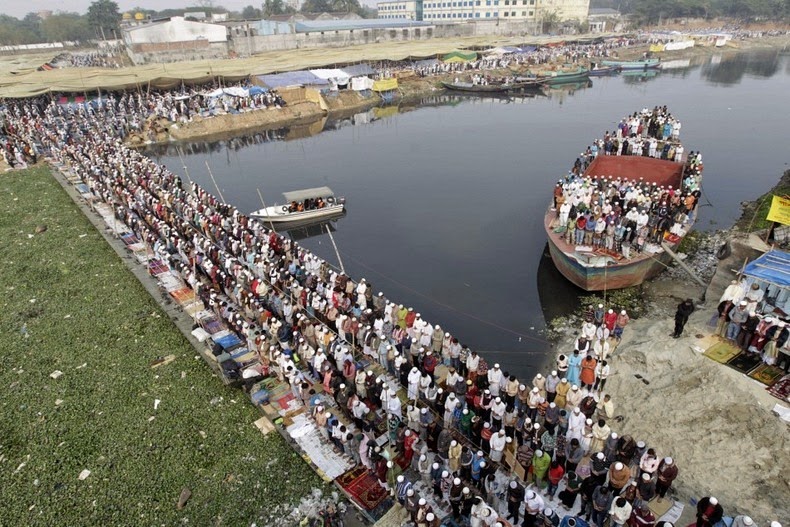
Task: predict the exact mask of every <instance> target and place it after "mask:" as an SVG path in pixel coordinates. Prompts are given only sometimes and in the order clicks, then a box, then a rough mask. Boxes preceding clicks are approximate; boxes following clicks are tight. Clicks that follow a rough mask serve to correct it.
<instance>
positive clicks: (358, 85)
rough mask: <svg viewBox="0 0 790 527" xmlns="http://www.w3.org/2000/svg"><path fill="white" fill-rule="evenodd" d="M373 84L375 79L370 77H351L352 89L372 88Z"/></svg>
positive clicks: (363, 89)
mask: <svg viewBox="0 0 790 527" xmlns="http://www.w3.org/2000/svg"><path fill="white" fill-rule="evenodd" d="M373 84H374V82H373V79H371V78H370V77H354V78H353V79H351V89H352V90H354V91H365V90H372V89H373Z"/></svg>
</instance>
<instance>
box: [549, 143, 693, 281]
mask: <svg viewBox="0 0 790 527" xmlns="http://www.w3.org/2000/svg"><path fill="white" fill-rule="evenodd" d="M663 143H664V144H666V142H663ZM672 144H674V145H679V143H677V142H673V143H672ZM686 168H687V164H686V155H685V154H684V155H683V157H682V162H675V161H674V160H667V159H659V158H653V157H647V156H644V155H605V153H604V152H601V153H600V155H598V156H596V157H595V158H594V159H593V160H592V162H591V163H590V164H589V166H587V168H586V169H585V170H584V171H583V172H581V174H580V175H579V181H583V182H585V183H583V184H586V185H591V186H593V187H594V188H601V189H606V188H608V187H610V186H611V185H613V184H614V185H616V186H619V187H620V188H621V189H622V188H623V186H625V187H627V188H630V189H636V188H639V189H647V190H645V192H649V191H651V190H652V192H653V193H654V195H655V194H656V193H658V194H661V195H662V196H667V195H672V194H674V193H679V196H690V195H693V198H694V207H695V208H696V201H697V200H698V198H699V190H698V189H699V184H700V183H701V181H700V179H701V170H702V166H701V163H700V164H699V165H695V167H694V169H693V170H692V171H691V173H690V174H688V175H691V176H692V177H691V178H690V179H687V180H686V181H685V182H684V177H685V176H686V173H687V171H686ZM574 177H575V176H574ZM566 179H567V178H566ZM689 182H692V186H691V187H689V186H688V185H687V183H689ZM662 189H663V190H662ZM684 199H685V198H684ZM659 205H660V204H659ZM625 207H626V206H625V205H624V206H623V209H625ZM640 210H642V209H640ZM684 212H686V213H687V214H684ZM678 213H679V214H680V216H677V214H678ZM622 214H623V215H624V214H625V210H622ZM651 214H652V212H651ZM559 216H560V213H559V210H558V209H556V208H555V207H554V203H550V204H549V207H548V210H547V211H546V214H545V217H544V227H545V229H546V234H547V237H548V245H549V251H550V254H551V259H552V261H553V262H554V265H555V266H556V267H557V269H558V270H559V271H560V273H562V275H563V276H565V278H567V279H568V280H570V281H571V282H572V283H574V284H575V285H577V286H578V287H580V288H582V289H584V290H586V291H601V290H607V289H620V288H624V287H630V286H634V285H638V284H641V283H642V282H644V281H645V280H647V279H650V278H652V277H654V276H656V275H658V274H659V273H661V271H663V270H664V269H665V268H666V267H667V265H668V264H669V263H670V260H671V259H672V253H673V252H674V251H675V250H676V249H677V247H678V245H680V242H681V241H682V239H683V238H684V237H685V236H686V235H687V234H688V232H689V231H690V230H691V228H692V226H693V223H694V217H695V216H696V210H691V211H684V210H683V209H682V208H680V209H678V210H677V211H676V212H675V214H674V215H672V217H671V219H670V220H666V221H671V222H672V230H671V231H670V230H664V229H655V226H653V227H652V228H651V233H650V234H651V236H649V237H648V238H649V241H645V242H644V243H643V244H641V246H639V248H638V249H637V250H630V248H629V250H628V251H625V252H626V254H623V250H622V247H621V246H620V245H619V244H618V243H617V241H615V242H614V243H613V244H612V246H611V247H607V246H606V245H607V244H606V243H605V242H602V241H598V243H593V244H588V243H582V244H577V243H575V241H576V240H574V239H569V236H568V233H567V231H568V230H569V229H568V227H567V223H566V225H563V224H562V223H561V218H559ZM618 221H620V220H619V219H618ZM664 226H666V223H665V224H664ZM635 230H636V229H634V231H635ZM599 240H600V239H599ZM586 241H587V240H586V239H585V242H586ZM670 251H671V252H670Z"/></svg>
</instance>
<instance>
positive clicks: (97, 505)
mask: <svg viewBox="0 0 790 527" xmlns="http://www.w3.org/2000/svg"><path fill="white" fill-rule="evenodd" d="M0 195H2V198H1V199H0V209H1V210H0V280H1V281H2V285H1V286H0V287H2V288H3V295H2V300H1V302H2V309H1V310H0V313H1V314H0V335H2V343H3V347H2V361H3V367H2V369H0V387H2V394H3V396H2V398H0V422H2V426H0V488H2V489H3V492H2V495H3V498H2V501H3V505H2V507H0V525H47V526H50V525H69V526H78V525H176V524H182V525H200V526H208V525H233V526H236V525H250V524H251V523H252V522H257V523H258V525H271V524H275V523H278V522H276V521H274V520H273V517H277V516H279V515H280V514H281V513H287V512H289V511H290V509H291V507H290V505H292V504H294V503H296V502H298V500H299V498H301V497H302V496H304V495H306V494H308V493H309V492H310V489H311V488H312V487H314V486H319V485H321V482H320V480H319V478H318V477H317V476H315V475H314V473H313V472H312V471H311V470H310V469H309V467H308V466H307V465H306V464H305V463H304V462H303V461H302V460H301V459H300V458H299V456H297V455H296V454H295V453H294V452H293V451H292V450H291V449H290V448H289V447H288V446H287V444H286V443H285V442H284V441H283V440H282V438H281V437H280V436H279V435H277V434H276V433H275V434H270V435H269V436H267V437H265V438H264V437H263V436H262V435H261V434H260V433H259V432H258V430H257V429H256V428H255V427H254V426H253V424H252V423H253V421H254V420H256V419H257V418H258V417H259V416H260V414H259V413H258V411H257V410H256V409H255V408H254V407H253V406H252V405H251V404H250V403H249V402H248V400H247V398H246V396H244V395H243V394H242V393H241V392H239V391H235V390H231V389H228V388H225V387H224V386H223V385H222V383H221V382H220V381H219V380H218V379H217V378H215V377H214V376H213V375H212V373H211V371H210V369H209V368H208V367H207V366H206V364H205V363H204V362H203V361H202V360H201V359H198V357H197V353H196V352H195V350H194V349H193V348H192V347H191V346H190V344H189V342H188V341H187V340H186V339H184V338H183V336H182V335H181V333H179V331H178V329H177V328H176V327H175V326H174V325H173V323H172V322H171V321H170V320H169V319H168V318H167V316H166V315H165V314H164V312H163V311H162V310H161V309H160V308H159V307H158V305H157V304H156V303H155V302H154V300H153V299H152V298H151V297H150V295H149V294H148V293H147V292H146V290H145V289H144V288H143V287H142V286H141V285H140V283H139V282H138V281H137V280H136V279H135V277H134V276H133V275H132V274H131V273H130V272H129V271H128V270H127V269H126V267H125V266H124V264H123V262H122V261H121V259H120V258H118V256H117V254H116V253H115V252H114V251H113V250H112V248H111V247H109V246H108V245H107V244H106V242H105V241H104V239H103V238H102V236H101V235H100V234H99V233H98V232H97V231H96V229H95V228H94V227H93V226H92V225H91V224H90V222H89V221H88V220H87V219H86V218H85V217H84V216H83V215H82V213H81V212H80V210H79V209H78V208H77V207H76V206H75V205H74V203H73V202H72V201H71V199H70V198H69V197H68V195H67V194H66V193H65V192H64V191H63V189H62V188H61V187H60V185H59V184H58V183H57V181H55V180H54V179H53V178H52V176H51V175H50V173H49V169H48V168H46V167H39V168H33V169H30V170H26V171H24V172H14V173H5V174H0ZM38 226H46V230H45V231H44V232H42V233H38V234H37V233H36V228H37V227H38ZM39 230H40V229H39ZM167 354H174V355H176V356H177V358H176V360H175V361H174V362H172V363H170V364H167V365H165V366H162V367H159V368H156V369H152V368H151V367H150V362H151V361H152V360H154V359H155V358H156V357H157V356H162V355H167ZM56 370H59V371H61V372H63V373H62V375H61V376H60V377H59V378H57V379H53V378H51V377H50V374H52V373H53V372H55V371H56ZM155 399H159V400H161V403H160V404H159V407H158V409H157V410H154V401H155ZM84 469H87V470H90V471H91V473H90V475H89V476H88V477H87V478H86V479H84V480H79V479H78V476H79V475H80V473H81V471H83V470H84ZM185 487H186V488H189V489H190V490H191V492H192V497H191V499H190V500H189V502H188V504H187V506H186V507H185V508H184V510H181V511H178V510H176V502H177V500H178V497H179V494H180V493H181V490H182V488H185ZM280 524H281V525H282V523H280Z"/></svg>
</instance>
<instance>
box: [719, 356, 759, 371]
mask: <svg viewBox="0 0 790 527" xmlns="http://www.w3.org/2000/svg"><path fill="white" fill-rule="evenodd" d="M761 363H762V361H761V360H760V354H759V353H749V352H746V351H742V352H741V353H739V354H738V355H736V356H734V357H733V358H731V359H730V360H729V361H727V366H729V367H730V368H733V369H736V370H738V371H739V372H741V373H746V374H748V373H749V372H750V371H752V370H753V369H754V368H756V367H757V366H759V365H760V364H761Z"/></svg>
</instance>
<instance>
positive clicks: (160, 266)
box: [148, 259, 170, 276]
mask: <svg viewBox="0 0 790 527" xmlns="http://www.w3.org/2000/svg"><path fill="white" fill-rule="evenodd" d="M169 270H170V268H169V267H168V266H167V264H165V263H164V262H163V261H162V260H158V259H153V260H149V261H148V272H149V273H150V274H151V275H152V276H158V275H160V274H163V273H166V272H168V271H169Z"/></svg>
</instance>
